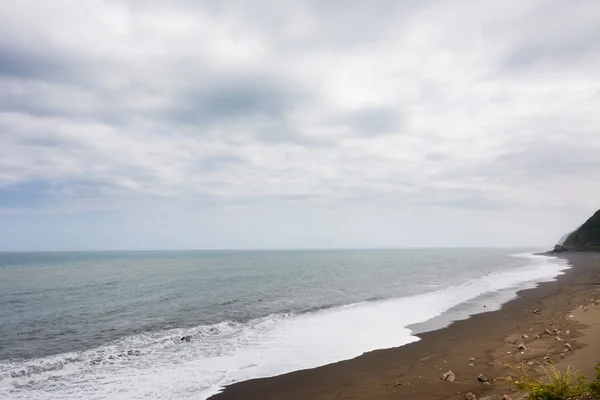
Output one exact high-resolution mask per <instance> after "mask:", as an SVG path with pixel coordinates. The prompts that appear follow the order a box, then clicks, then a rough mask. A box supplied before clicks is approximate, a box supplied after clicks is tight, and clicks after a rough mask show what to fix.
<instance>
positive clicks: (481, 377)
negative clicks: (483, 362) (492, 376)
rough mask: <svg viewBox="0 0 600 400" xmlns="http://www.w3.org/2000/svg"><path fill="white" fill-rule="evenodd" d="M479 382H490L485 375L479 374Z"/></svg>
mask: <svg viewBox="0 0 600 400" xmlns="http://www.w3.org/2000/svg"><path fill="white" fill-rule="evenodd" d="M477 380H478V381H479V382H487V381H489V379H488V377H487V376H485V375H484V374H479V376H478V377H477Z"/></svg>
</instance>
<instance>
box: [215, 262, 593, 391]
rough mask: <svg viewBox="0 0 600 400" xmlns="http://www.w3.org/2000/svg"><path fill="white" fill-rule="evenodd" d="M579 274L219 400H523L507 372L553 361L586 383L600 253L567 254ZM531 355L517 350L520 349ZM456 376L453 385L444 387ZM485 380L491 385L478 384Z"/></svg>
mask: <svg viewBox="0 0 600 400" xmlns="http://www.w3.org/2000/svg"><path fill="white" fill-rule="evenodd" d="M561 257H565V258H567V260H568V261H569V263H570V264H571V265H572V266H573V268H571V269H569V270H568V271H566V272H565V274H564V275H561V276H560V277H558V279H557V280H556V281H554V282H548V283H543V284H541V285H539V287H537V288H535V289H529V290H524V291H521V292H520V293H519V295H518V298H517V299H515V300H512V301H510V302H508V303H506V304H505V305H504V306H503V307H502V308H501V309H500V310H498V311H492V312H488V313H484V314H478V315H475V316H473V317H471V318H469V319H467V320H463V321H457V322H455V323H453V324H451V325H450V326H449V327H447V328H444V329H440V330H436V331H432V332H426V333H423V334H420V335H418V336H419V337H420V338H421V340H420V341H418V342H415V343H411V344H408V345H406V346H402V347H399V348H394V349H386V350H378V351H373V352H370V353H366V354H363V355H361V356H360V357H357V358H354V359H352V360H347V361H342V362H338V363H335V364H330V365H326V366H322V367H319V368H314V369H309V370H303V371H296V372H292V373H289V374H285V375H281V376H277V377H272V378H265V379H256V380H250V381H246V382H240V383H236V384H234V385H231V386H229V387H227V388H226V389H225V390H224V391H223V392H222V393H221V394H218V395H216V396H213V397H212V398H211V399H214V400H253V399H256V400H284V399H290V400H292V399H297V400H307V399H315V400H316V399H318V400H325V399H327V400H330V399H414V400H421V399H449V400H452V399H456V400H458V399H464V398H465V395H466V394H467V393H469V392H471V393H474V394H475V395H477V396H478V398H481V397H484V396H489V395H492V394H498V395H500V396H503V395H509V396H511V398H513V399H518V398H520V396H522V394H520V393H517V392H511V388H510V385H509V384H508V383H507V382H506V381H504V380H503V379H502V378H503V377H508V376H509V375H510V373H511V370H510V368H508V367H507V365H518V364H519V363H521V362H524V363H527V362H545V361H547V360H551V361H552V362H555V363H556V364H557V365H558V366H559V367H561V368H564V367H566V366H567V365H572V366H574V367H575V368H577V369H579V370H581V372H582V373H584V374H585V375H587V376H592V373H593V366H594V364H595V363H597V362H600V254H599V253H567V254H564V255H561ZM521 343H522V344H524V345H525V347H526V348H525V349H524V350H519V348H518V345H519V344H521ZM472 359H474V361H472ZM447 371H452V372H453V373H454V374H455V376H456V379H455V381H454V382H449V381H445V380H441V379H440V377H441V376H442V374H443V373H445V372H447ZM480 374H484V375H485V376H486V377H487V378H488V379H489V384H484V383H482V382H480V381H478V376H479V375H480Z"/></svg>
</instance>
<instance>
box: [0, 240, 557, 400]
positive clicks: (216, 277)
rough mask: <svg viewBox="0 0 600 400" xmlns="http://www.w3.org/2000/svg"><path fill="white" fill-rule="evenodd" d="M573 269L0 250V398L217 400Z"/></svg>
mask: <svg viewBox="0 0 600 400" xmlns="http://www.w3.org/2000/svg"><path fill="white" fill-rule="evenodd" d="M566 268H568V265H567V263H566V261H564V260H563V259H559V258H553V257H548V256H542V255H534V254H532V252H531V251H525V250H524V249H418V250H413V249H411V250H409V249H405V250H328V251H322V250H314V251H309V250H303V251H178V252H167V251H163V252H47V253H45V252H38V253H0V398H2V399H75V398H76V399H105V398H109V399H142V398H143V399H148V398H151V399H186V398H189V399H206V398H208V397H210V396H211V395H212V394H215V393H217V392H218V391H219V390H220V389H221V388H222V387H223V386H224V385H228V384H231V383H234V382H238V381H243V380H247V379H252V378H257V377H267V376H273V375H278V374H282V373H286V372H290V371H294V370H299V369H304V368H311V367H316V366H319V365H324V364H328V363H332V362H336V361H340V360H344V359H349V358H353V357H356V356H358V355H360V354H362V353H364V352H366V351H370V350H375V349H383V348H389V347H396V346H402V345H405V344H407V343H410V342H413V341H416V340H418V338H417V337H416V336H415V335H414V334H415V332H416V331H422V330H427V329H433V328H439V327H442V326H443V325H447V324H448V323H450V322H452V321H453V320H456V319H462V318H467V317H468V316H469V315H472V314H474V313H478V312H485V311H489V310H493V309H497V308H498V307H500V306H501V304H502V303H504V302H506V301H508V300H510V299H511V298H513V297H515V294H516V292H517V291H518V290H521V289H524V288H530V287H534V286H535V285H536V284H537V283H539V282H543V281H549V280H553V279H554V278H555V277H556V276H558V275H559V274H560V273H561V271H563V270H565V269H566ZM428 321H429V322H428ZM428 324H429V325H428ZM417 327H420V328H417ZM185 336H191V340H190V341H185V340H184V341H182V340H181V338H182V337H185Z"/></svg>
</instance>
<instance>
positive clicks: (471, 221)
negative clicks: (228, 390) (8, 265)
mask: <svg viewBox="0 0 600 400" xmlns="http://www.w3.org/2000/svg"><path fill="white" fill-rule="evenodd" d="M599 71H600V2H598V1H597V0H589V1H585V0H574V1H569V2H567V1H562V0H560V1H559V0H528V1H523V0H507V1H502V2H498V1H494V2H492V1H462V0H453V1H416V0H405V1H397V0H373V1H359V0H345V1H341V0H330V1H322V0H287V1H279V2H276V1H271V0H252V1H250V0H249V1H236V0H219V1H192V0H169V1H160V0H105V1H99V0H87V1H80V0H53V1H46V0H38V1H34V0H3V1H2V2H0V250H9V251H10V250H100V249H140V250H146V249H227V248H233V249H242V248H266V249H278V248H357V247H358V248H370V247H454V246H460V247H463V246H551V245H553V244H554V243H556V241H557V240H558V239H559V238H560V237H561V236H563V235H564V234H565V233H567V232H569V231H570V230H573V229H574V228H576V227H577V226H578V225H580V224H581V223H583V222H584V221H585V219H587V218H588V217H589V216H591V214H592V213H593V212H594V211H596V210H597V209H598V208H600V131H599V130H600V73H599Z"/></svg>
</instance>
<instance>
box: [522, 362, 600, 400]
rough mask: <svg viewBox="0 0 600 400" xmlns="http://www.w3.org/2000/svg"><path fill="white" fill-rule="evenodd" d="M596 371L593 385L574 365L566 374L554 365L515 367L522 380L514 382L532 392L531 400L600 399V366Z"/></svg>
mask: <svg viewBox="0 0 600 400" xmlns="http://www.w3.org/2000/svg"><path fill="white" fill-rule="evenodd" d="M595 368H596V377H595V379H594V380H593V381H592V382H589V381H587V380H586V378H585V376H583V375H581V374H580V373H579V371H577V370H575V369H573V367H571V366H569V367H567V369H566V371H564V372H562V371H561V370H559V369H558V368H557V367H556V366H555V365H554V364H552V363H546V364H541V363H540V364H539V365H538V366H537V367H535V368H532V367H528V366H526V365H524V364H521V365H519V366H518V367H511V369H512V370H513V371H514V372H515V375H517V376H518V378H517V379H516V380H515V379H510V382H511V383H512V384H513V385H514V386H515V387H516V388H517V389H518V390H520V391H522V392H526V393H529V400H600V364H597V365H596V367H595Z"/></svg>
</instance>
